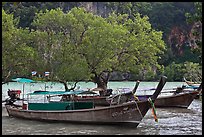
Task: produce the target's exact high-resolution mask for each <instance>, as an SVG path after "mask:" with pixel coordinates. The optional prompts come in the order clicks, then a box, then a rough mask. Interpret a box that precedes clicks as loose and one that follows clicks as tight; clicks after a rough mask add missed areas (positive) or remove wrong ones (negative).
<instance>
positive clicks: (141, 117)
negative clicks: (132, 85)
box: [134, 101, 143, 118]
mask: <svg viewBox="0 0 204 137" xmlns="http://www.w3.org/2000/svg"><path fill="white" fill-rule="evenodd" d="M134 102H135V105H136V106H137V110H138V111H139V113H140V116H141V118H143V115H142V113H141V111H140V109H139V107H138V104H137V102H136V101H134Z"/></svg>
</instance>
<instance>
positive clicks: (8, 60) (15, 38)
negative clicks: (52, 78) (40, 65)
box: [2, 10, 35, 82]
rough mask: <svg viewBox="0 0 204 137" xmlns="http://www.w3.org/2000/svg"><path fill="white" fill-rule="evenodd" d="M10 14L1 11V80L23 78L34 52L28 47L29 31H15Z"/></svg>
mask: <svg viewBox="0 0 204 137" xmlns="http://www.w3.org/2000/svg"><path fill="white" fill-rule="evenodd" d="M15 22H16V21H15V20H14V18H13V15H12V14H7V13H6V12H5V11H4V10H2V72H3V75H2V80H3V81H4V82H7V81H8V80H10V78H12V77H13V76H19V75H20V76H23V75H24V76H25V75H27V74H28V72H29V71H30V68H31V66H32V65H31V64H30V62H31V61H32V60H33V56H34V54H35V53H34V50H33V48H32V47H30V46H28V43H29V31H28V30H27V29H17V28H16V25H17V24H15Z"/></svg>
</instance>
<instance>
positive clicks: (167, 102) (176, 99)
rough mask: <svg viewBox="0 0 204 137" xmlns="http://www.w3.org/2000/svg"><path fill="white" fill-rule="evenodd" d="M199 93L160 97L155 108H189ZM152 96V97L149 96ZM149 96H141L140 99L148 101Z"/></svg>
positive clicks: (155, 103)
mask: <svg viewBox="0 0 204 137" xmlns="http://www.w3.org/2000/svg"><path fill="white" fill-rule="evenodd" d="M197 94H198V91H193V92H187V93H180V94H176V95H171V96H163V97H158V98H157V99H156V100H155V102H154V106H155V107H160V108H164V107H181V108H188V107H189V105H190V104H191V102H192V101H193V100H194V99H195V97H196V96H197ZM149 96H150V95H149ZM147 98H148V95H146V96H139V99H142V100H146V99H147Z"/></svg>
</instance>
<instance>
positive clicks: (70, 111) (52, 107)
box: [5, 76, 166, 127]
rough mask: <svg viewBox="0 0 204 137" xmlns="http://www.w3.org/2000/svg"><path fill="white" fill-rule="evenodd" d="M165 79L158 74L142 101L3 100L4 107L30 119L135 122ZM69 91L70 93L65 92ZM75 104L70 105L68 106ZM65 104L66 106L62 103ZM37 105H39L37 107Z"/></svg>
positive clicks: (10, 114)
mask: <svg viewBox="0 0 204 137" xmlns="http://www.w3.org/2000/svg"><path fill="white" fill-rule="evenodd" d="M165 83H166V77H164V76H163V77H161V79H160V82H159V84H158V86H157V88H156V90H155V92H154V94H153V95H152V96H151V97H150V98H149V100H145V101H128V102H124V103H122V104H116V105H110V106H104V107H97V106H94V105H93V103H92V102H74V101H73V102H55V103H51V104H50V103H44V104H42V103H40V104H39V103H28V104H27V105H28V107H24V105H22V107H19V106H15V105H13V103H11V102H9V103H6V105H5V108H6V110H7V112H8V114H9V116H12V117H19V118H24V119H32V120H44V121H62V122H79V123H95V124H117V125H119V124H122V125H124V124H131V125H134V126H135V127H137V126H138V124H139V123H140V121H141V120H142V119H143V117H144V116H145V114H146V113H147V111H148V110H149V108H151V107H152V103H154V101H155V99H156V98H157V96H158V95H159V94H160V92H161V90H162V88H163V87H164V85H165ZM69 94H70V93H69ZM73 105H74V106H75V105H76V106H77V107H71V106H73ZM65 106H66V107H65ZM40 108H41V109H40Z"/></svg>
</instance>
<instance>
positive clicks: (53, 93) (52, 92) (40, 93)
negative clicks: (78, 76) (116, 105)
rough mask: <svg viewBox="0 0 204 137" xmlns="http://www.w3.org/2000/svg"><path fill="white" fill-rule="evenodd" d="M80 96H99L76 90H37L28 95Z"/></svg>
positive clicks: (91, 92)
mask: <svg viewBox="0 0 204 137" xmlns="http://www.w3.org/2000/svg"><path fill="white" fill-rule="evenodd" d="M78 94H97V93H95V92H93V91H85V90H76V91H41V90H37V91H34V92H33V93H28V94H27V95H78Z"/></svg>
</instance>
